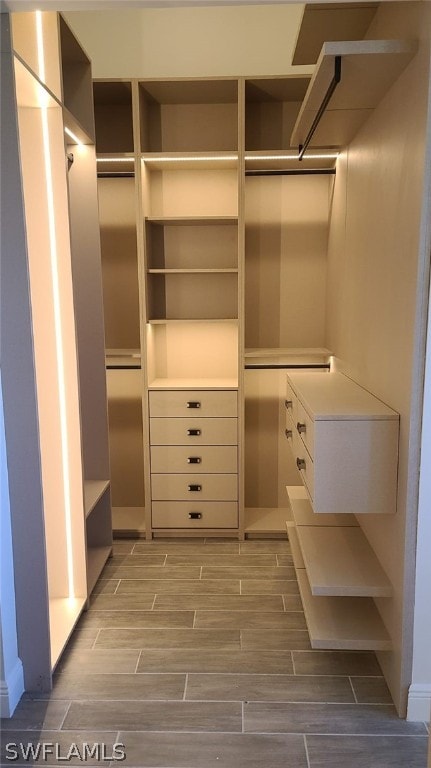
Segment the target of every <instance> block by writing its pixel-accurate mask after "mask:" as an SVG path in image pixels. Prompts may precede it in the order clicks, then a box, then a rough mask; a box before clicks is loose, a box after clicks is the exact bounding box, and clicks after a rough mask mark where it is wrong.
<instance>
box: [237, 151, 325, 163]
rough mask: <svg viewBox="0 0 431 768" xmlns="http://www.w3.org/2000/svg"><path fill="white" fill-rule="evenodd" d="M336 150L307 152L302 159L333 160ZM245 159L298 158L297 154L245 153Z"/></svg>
mask: <svg viewBox="0 0 431 768" xmlns="http://www.w3.org/2000/svg"><path fill="white" fill-rule="evenodd" d="M338 155H339V153H338V152H328V153H319V154H313V155H312V154H307V155H304V157H303V159H302V161H304V160H332V159H333V160H335V159H336V158H337V157H338ZM245 159H246V160H290V161H295V160H298V155H297V154H295V155H293V154H292V155H288V154H285V155H258V154H256V155H247V154H246V155H245Z"/></svg>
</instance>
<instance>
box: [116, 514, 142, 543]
mask: <svg viewBox="0 0 431 768" xmlns="http://www.w3.org/2000/svg"><path fill="white" fill-rule="evenodd" d="M112 531H113V534H114V536H115V537H117V538H120V537H121V536H124V537H126V536H133V537H143V536H145V507H112Z"/></svg>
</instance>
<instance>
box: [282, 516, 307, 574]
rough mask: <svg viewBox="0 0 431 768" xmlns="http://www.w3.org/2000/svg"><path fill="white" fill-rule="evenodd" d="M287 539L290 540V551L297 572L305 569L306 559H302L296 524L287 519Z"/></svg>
mask: <svg viewBox="0 0 431 768" xmlns="http://www.w3.org/2000/svg"><path fill="white" fill-rule="evenodd" d="M286 529H287V538H288V539H289V543H290V549H291V552H292V558H293V565H294V566H295V571H298V569H299V568H305V563H304V559H303V557H302V552H301V547H300V546H299V541H298V533H297V531H296V526H295V523H294V522H293V521H292V520H290V519H289V518H287V520H286Z"/></svg>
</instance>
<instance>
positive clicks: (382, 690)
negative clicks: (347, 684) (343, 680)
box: [350, 677, 392, 704]
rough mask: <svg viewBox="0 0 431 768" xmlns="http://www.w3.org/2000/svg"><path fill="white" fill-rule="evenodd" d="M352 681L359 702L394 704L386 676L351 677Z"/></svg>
mask: <svg viewBox="0 0 431 768" xmlns="http://www.w3.org/2000/svg"><path fill="white" fill-rule="evenodd" d="M350 681H351V683H352V686H353V690H354V692H355V696H356V700H357V702H358V703H359V704H392V697H391V694H390V693H389V688H388V686H387V684H386V680H385V679H384V677H351V678H350Z"/></svg>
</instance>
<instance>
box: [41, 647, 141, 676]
mask: <svg viewBox="0 0 431 768" xmlns="http://www.w3.org/2000/svg"><path fill="white" fill-rule="evenodd" d="M138 659H139V650H116V649H104V648H95V649H94V650H91V651H86V650H81V649H80V648H78V649H77V650H76V651H75V650H74V649H71V650H69V649H68V650H66V653H64V654H63V656H61V657H60V661H59V662H58V665H57V668H56V671H57V672H87V673H89V674H90V673H91V672H96V673H99V672H106V671H107V670H109V671H110V672H118V673H126V672H134V671H135V669H136V666H137V663H138Z"/></svg>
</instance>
